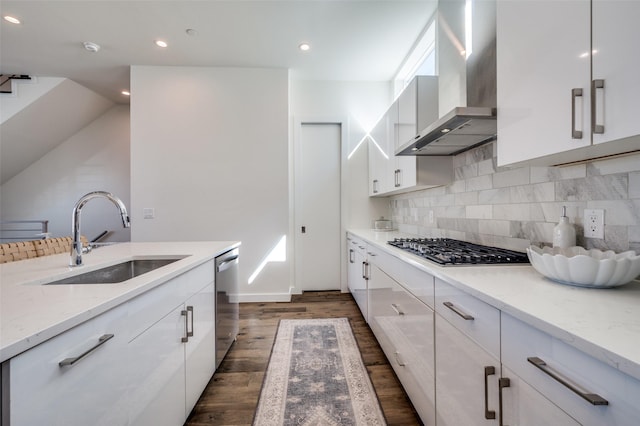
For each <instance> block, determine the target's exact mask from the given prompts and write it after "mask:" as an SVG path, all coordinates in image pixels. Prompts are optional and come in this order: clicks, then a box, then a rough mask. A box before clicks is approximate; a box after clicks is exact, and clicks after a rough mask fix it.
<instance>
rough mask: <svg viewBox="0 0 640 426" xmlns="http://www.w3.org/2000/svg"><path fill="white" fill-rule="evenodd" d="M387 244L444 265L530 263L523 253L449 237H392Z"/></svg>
mask: <svg viewBox="0 0 640 426" xmlns="http://www.w3.org/2000/svg"><path fill="white" fill-rule="evenodd" d="M388 244H391V245H392V246H394V247H398V248H400V249H403V250H406V251H408V252H410V253H413V254H415V255H417V256H420V257H422V258H424V259H428V260H431V261H432V262H436V263H438V264H440V265H444V266H449V265H498V264H500V265H502V264H518V263H529V259H528V258H527V255H526V253H521V252H517V251H513V250H507V249H502V248H498V247H489V246H483V245H480V244H474V243H468V242H466V241H460V240H454V239H451V238H394V239H393V241H388Z"/></svg>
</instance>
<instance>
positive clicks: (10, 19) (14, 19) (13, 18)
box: [4, 15, 20, 24]
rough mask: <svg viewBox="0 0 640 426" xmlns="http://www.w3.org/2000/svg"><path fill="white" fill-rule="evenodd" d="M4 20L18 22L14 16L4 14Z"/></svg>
mask: <svg viewBox="0 0 640 426" xmlns="http://www.w3.org/2000/svg"><path fill="white" fill-rule="evenodd" d="M4 20H5V21H7V22H11V23H12V24H19V23H20V20H19V19H18V18H16V17H14V16H9V15H5V16H4Z"/></svg>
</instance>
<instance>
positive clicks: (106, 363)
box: [5, 306, 129, 426]
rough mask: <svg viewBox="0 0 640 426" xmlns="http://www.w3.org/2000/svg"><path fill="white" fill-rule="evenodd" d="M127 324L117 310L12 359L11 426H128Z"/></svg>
mask: <svg viewBox="0 0 640 426" xmlns="http://www.w3.org/2000/svg"><path fill="white" fill-rule="evenodd" d="M126 318H127V310H126V308H125V307H123V306H120V307H116V308H114V309H112V310H110V311H107V312H105V313H103V314H101V315H99V316H97V317H95V318H93V319H91V320H89V321H87V322H85V323H83V324H80V325H78V326H76V327H74V328H72V329H70V330H68V331H66V332H64V333H62V334H60V335H58V336H56V337H54V338H52V339H50V340H47V341H46V342H44V343H42V344H40V345H38V346H36V347H34V348H32V349H30V350H28V351H26V352H24V353H22V354H20V355H18V356H16V357H13V358H11V359H10V360H9V361H8V365H9V368H8V374H9V386H10V388H9V391H10V396H9V397H10V404H9V415H10V420H9V423H10V424H11V426H21V425H24V426H32V425H60V426H70V425H78V426H85V425H105V426H107V425H126V424H128V413H127V408H128V405H127V404H126V401H124V400H123V396H124V395H125V394H126V391H127V387H128V383H129V382H128V374H127V373H128V372H127V368H128V361H129V359H128V357H127V354H126V346H127V336H128V334H127V332H126ZM5 372H6V370H5Z"/></svg>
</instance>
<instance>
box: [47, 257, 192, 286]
mask: <svg viewBox="0 0 640 426" xmlns="http://www.w3.org/2000/svg"><path fill="white" fill-rule="evenodd" d="M184 258H185V256H180V257H176V256H174V257H171V258H163V259H134V260H128V261H126V262H122V263H118V264H115V265H111V266H107V267H106V268H101V269H96V270H95V271H90V272H85V273H84V274H79V275H74V276H72V277H69V278H64V279H61V280H57V281H52V282H50V283H45V285H54V284H117V283H121V282H124V281H127V280H130V279H131V278H134V277H137V276H139V275H142V274H146V273H147V272H151V271H153V270H156V269H158V268H161V267H163V266H166V265H168V264H170V263H173V262H176V261H178V260H180V259H184Z"/></svg>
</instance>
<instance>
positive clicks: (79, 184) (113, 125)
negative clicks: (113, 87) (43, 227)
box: [0, 105, 129, 241]
mask: <svg viewBox="0 0 640 426" xmlns="http://www.w3.org/2000/svg"><path fill="white" fill-rule="evenodd" d="M96 190H105V191H109V192H112V193H114V194H115V195H116V196H118V197H119V198H121V199H122V200H123V201H124V203H125V204H126V205H127V206H129V106H128V105H118V106H114V107H112V108H111V109H109V110H108V111H107V112H106V113H104V114H103V115H102V116H100V117H99V118H97V119H96V120H94V121H93V122H91V123H90V124H89V125H87V126H86V127H84V128H83V129H82V130H80V131H79V132H78V133H76V134H75V135H74V136H72V137H71V138H69V139H68V140H67V141H65V142H63V143H62V144H60V145H59V146H58V147H57V148H55V149H54V150H52V151H50V152H49V153H47V154H46V155H45V156H44V157H42V158H41V159H40V160H38V161H36V162H35V163H33V164H31V166H29V167H28V168H26V169H25V170H23V171H22V172H20V173H19V174H17V175H16V176H14V177H13V178H12V179H10V180H9V181H7V182H6V183H5V184H4V185H2V187H1V188H0V199H1V200H2V203H1V204H0V209H1V210H0V217H1V218H2V220H41V219H48V220H49V231H50V232H51V233H52V236H53V237H61V236H68V235H71V212H72V210H73V206H74V205H75V203H76V202H77V201H78V199H79V198H80V197H81V196H82V195H84V194H86V193H88V192H91V191H96ZM81 225H82V229H81V231H82V233H83V234H84V235H86V236H87V238H89V239H93V238H94V237H96V236H97V235H98V234H100V233H101V232H102V231H104V230H112V231H113V233H112V234H110V235H109V237H108V238H107V239H106V240H105V241H128V240H129V230H128V229H124V228H123V227H122V222H121V220H120V215H119V214H118V212H117V210H116V208H115V207H114V206H113V205H112V204H111V203H110V202H109V201H106V200H102V199H95V200H92V201H90V202H89V203H88V204H87V205H86V206H85V207H84V208H83V210H82V218H81Z"/></svg>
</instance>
